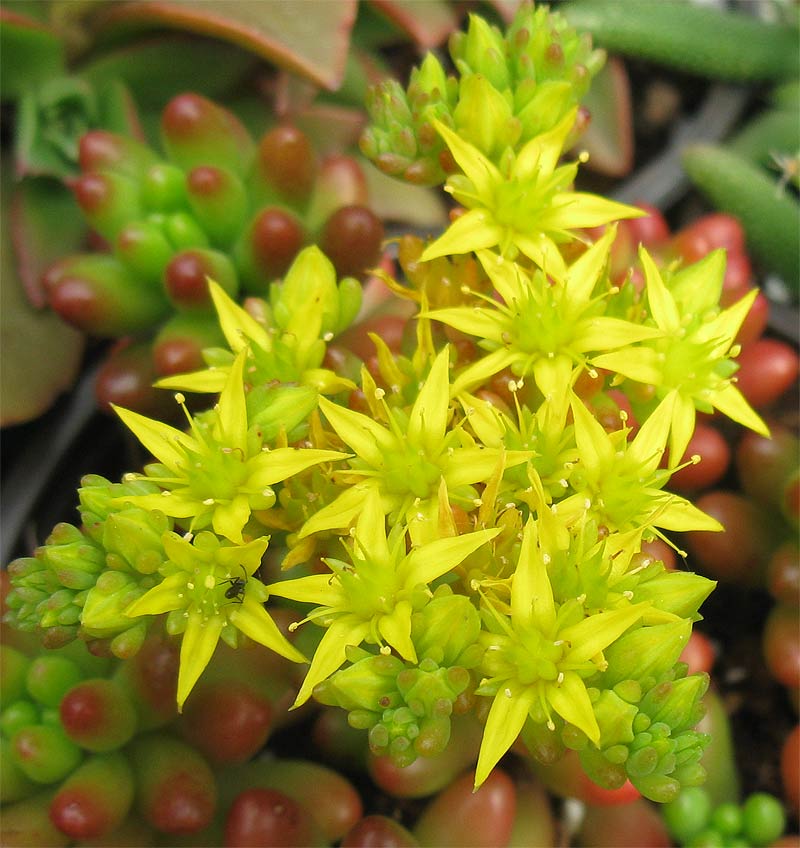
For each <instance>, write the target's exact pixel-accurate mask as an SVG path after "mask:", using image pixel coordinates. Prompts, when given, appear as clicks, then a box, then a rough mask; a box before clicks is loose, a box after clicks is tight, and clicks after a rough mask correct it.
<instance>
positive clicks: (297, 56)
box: [98, 0, 356, 89]
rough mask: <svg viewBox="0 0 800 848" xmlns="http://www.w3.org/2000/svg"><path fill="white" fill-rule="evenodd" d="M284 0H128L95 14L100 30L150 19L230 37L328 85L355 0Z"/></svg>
mask: <svg viewBox="0 0 800 848" xmlns="http://www.w3.org/2000/svg"><path fill="white" fill-rule="evenodd" d="M299 11H300V10H299V9H298V6H297V4H296V3H291V2H284V0H261V2H259V3H251V2H247V0H244V1H243V2H242V1H241V0H207V2H204V3H202V4H198V3H196V2H194V0H169V2H161V0H152V2H141V0H130V2H125V3H115V4H112V5H111V7H110V8H109V9H108V10H107V11H106V12H105V13H104V14H102V15H101V16H99V17H98V25H99V26H100V27H101V29H102V30H103V31H114V32H116V31H124V30H129V29H137V28H145V27H149V26H152V25H157V26H164V27H169V28H171V29H183V30H188V31H190V32H194V33H197V34H200V35H210V36H214V37H216V38H220V39H222V40H224V41H231V42H233V43H234V44H238V45H239V46H240V47H244V48H246V49H248V50H251V51H252V52H254V53H256V54H258V55H259V56H261V57H263V58H265V59H268V60H269V61H270V62H273V63H275V64H276V65H278V66H279V67H283V68H287V69H289V70H291V71H294V72H295V73H298V74H301V75H303V76H306V77H308V78H310V79H311V80H313V81H314V82H316V83H318V84H319V85H321V86H323V87H324V88H328V89H335V88H337V87H338V85H339V84H340V83H341V81H342V77H343V75H344V69H345V61H346V57H347V50H348V46H349V39H350V30H351V28H352V26H353V21H354V20H355V16H356V2H355V0H306V2H305V3H304V4H303V8H302V13H299Z"/></svg>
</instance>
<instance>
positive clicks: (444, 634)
mask: <svg viewBox="0 0 800 848" xmlns="http://www.w3.org/2000/svg"><path fill="white" fill-rule="evenodd" d="M480 632H481V620H480V615H479V614H478V611H477V610H476V609H475V607H474V606H473V605H472V603H471V601H470V600H469V598H467V597H465V596H464V595H454V594H452V593H451V592H450V590H449V589H446V588H445V587H441V588H440V589H437V592H436V595H435V596H434V597H433V599H432V600H431V601H430V602H429V603H428V604H426V605H425V606H424V607H423V608H422V610H420V611H419V612H417V613H414V615H413V616H412V617H411V640H412V641H413V643H414V647H415V648H416V651H417V656H418V657H419V659H420V661H422V660H425V659H431V660H433V661H434V662H435V663H436V664H437V665H441V666H444V667H449V666H456V665H458V666H463V667H464V668H475V666H477V664H478V663H479V662H480V658H481V655H482V653H483V651H482V649H480V648H479V647H478V644H477V642H478V637H479V636H480Z"/></svg>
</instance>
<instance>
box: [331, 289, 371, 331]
mask: <svg viewBox="0 0 800 848" xmlns="http://www.w3.org/2000/svg"><path fill="white" fill-rule="evenodd" d="M363 299H364V289H363V288H362V286H361V283H360V282H359V281H358V280H357V279H356V278H355V277H344V278H342V279H341V280H340V281H339V310H338V314H337V316H336V321H335V322H334V323H332V325H331V326H330V327H326V326H325V324H324V323H323V330H325V332H331V333H333V334H334V335H335V336H336V335H338V334H339V333H341V332H343V331H344V330H346V329H347V328H348V327H349V326H350V325H351V324H352V323H353V321H355V319H356V316H357V315H358V313H359V312H360V310H361V304H362V302H363Z"/></svg>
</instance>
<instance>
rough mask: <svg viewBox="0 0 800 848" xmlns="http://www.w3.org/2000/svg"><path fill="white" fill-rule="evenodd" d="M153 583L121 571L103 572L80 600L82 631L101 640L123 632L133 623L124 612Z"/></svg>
mask: <svg viewBox="0 0 800 848" xmlns="http://www.w3.org/2000/svg"><path fill="white" fill-rule="evenodd" d="M155 582H156V581H155V580H154V579H153V578H141V577H139V575H131V574H128V573H127V572H124V571H105V572H103V574H101V575H100V577H99V578H98V580H97V583H96V584H95V585H94V587H93V588H92V589H90V590H89V593H88V594H87V596H86V600H85V601H84V604H83V612H82V614H81V627H82V628H83V631H84V632H85V633H86V634H87V635H89V636H95V637H98V638H101V639H102V638H106V637H111V636H114V635H116V634H117V633H119V632H121V631H124V630H127V629H128V628H129V627H131V626H132V624H133V623H134V622H133V620H132V619H131V618H130V617H129V616H127V615H126V614H125V610H126V609H127V608H128V607H129V606H130V605H131V604H132V603H133V602H134V601H135V600H136V599H137V598H139V597H140V596H141V595H143V594H144V593H145V591H147V589H149V588H150V587H151V586H153V585H155Z"/></svg>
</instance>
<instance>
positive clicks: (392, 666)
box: [314, 650, 405, 713]
mask: <svg viewBox="0 0 800 848" xmlns="http://www.w3.org/2000/svg"><path fill="white" fill-rule="evenodd" d="M348 656H349V657H353V658H354V659H355V661H354V662H353V661H352V660H351V662H353V664H352V665H350V666H348V667H347V668H345V669H341V670H339V671H337V672H336V673H335V674H333V675H331V677H329V678H328V679H327V680H324V681H323V682H321V683H319V684H318V685H317V686H315V687H314V697H315V698H316V699H317V700H318V701H321V702H322V703H323V704H328V705H329V706H338V707H342V708H343V709H346V710H348V711H350V710H356V709H361V710H369V711H370V712H376V713H380V712H382V711H383V710H384V709H386V708H388V707H391V706H395V705H397V704H398V703H400V696H399V694H398V693H397V691H396V686H395V680H396V678H397V675H398V674H399V673H400V672H401V671H402V670H403V668H405V666H404V664H403V661H402V660H400V659H398V658H397V657H393V656H384V655H383V654H377V655H374V654H368V653H367V652H366V651H363V652H358V653H356V652H353V651H352V650H351V651H350V653H349V655H348ZM356 657H358V658H357V659H356Z"/></svg>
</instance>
